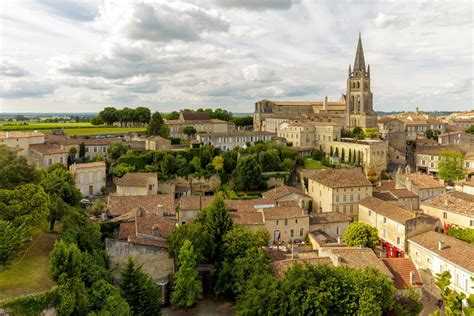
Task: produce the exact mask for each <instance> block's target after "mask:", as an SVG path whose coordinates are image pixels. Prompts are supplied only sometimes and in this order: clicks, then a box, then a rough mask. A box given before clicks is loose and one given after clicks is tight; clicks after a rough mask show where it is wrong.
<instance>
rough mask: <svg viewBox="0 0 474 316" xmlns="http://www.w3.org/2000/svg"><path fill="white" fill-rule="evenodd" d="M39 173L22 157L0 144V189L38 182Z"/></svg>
mask: <svg viewBox="0 0 474 316" xmlns="http://www.w3.org/2000/svg"><path fill="white" fill-rule="evenodd" d="M39 180H40V174H39V173H38V171H37V170H35V168H34V167H33V166H31V165H29V164H28V163H27V161H26V159H25V158H24V157H18V156H17V155H15V153H14V152H13V151H11V150H9V149H8V148H7V147H6V146H4V145H0V189H13V188H15V187H17V186H18V185H21V184H26V183H38V181H39Z"/></svg>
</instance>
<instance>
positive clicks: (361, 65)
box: [254, 34, 377, 132]
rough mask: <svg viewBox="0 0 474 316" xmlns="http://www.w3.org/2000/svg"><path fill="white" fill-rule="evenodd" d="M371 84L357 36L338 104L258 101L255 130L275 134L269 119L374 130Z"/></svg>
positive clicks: (275, 128)
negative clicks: (317, 122) (371, 128)
mask: <svg viewBox="0 0 474 316" xmlns="http://www.w3.org/2000/svg"><path fill="white" fill-rule="evenodd" d="M370 86H371V82H370V66H367V67H366V66H365V57H364V52H363V49H362V39H361V37H360V34H359V41H358V43H357V49H356V57H355V60H354V66H353V67H351V66H349V72H348V78H347V86H346V94H343V95H342V96H341V98H340V100H339V101H336V102H329V101H328V100H327V97H325V98H324V100H323V101H322V102H294V101H271V100H267V99H264V100H261V101H258V102H256V103H255V112H254V128H255V130H259V131H262V130H265V131H271V132H275V131H277V125H276V124H275V122H271V123H270V122H269V124H266V121H267V118H268V119H269V120H275V119H276V120H281V121H279V123H282V122H283V121H284V120H285V119H286V120H291V119H313V120H317V121H324V122H336V123H340V124H342V125H343V127H344V128H348V129H351V128H353V127H355V126H361V127H363V128H368V127H376V126H377V117H376V115H375V112H374V110H373V95H372V91H371V88H370Z"/></svg>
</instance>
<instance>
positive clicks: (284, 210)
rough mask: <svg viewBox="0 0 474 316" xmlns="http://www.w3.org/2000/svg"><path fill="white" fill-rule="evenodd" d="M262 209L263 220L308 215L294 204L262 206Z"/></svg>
mask: <svg viewBox="0 0 474 316" xmlns="http://www.w3.org/2000/svg"><path fill="white" fill-rule="evenodd" d="M262 211H263V217H264V219H265V221H267V220H279V219H289V218H304V217H308V214H306V213H305V212H304V210H303V209H301V208H300V207H295V206H293V207H274V208H264V209H262Z"/></svg>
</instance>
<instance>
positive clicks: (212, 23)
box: [0, 0, 474, 113]
mask: <svg viewBox="0 0 474 316" xmlns="http://www.w3.org/2000/svg"><path fill="white" fill-rule="evenodd" d="M472 6H473V5H472V2H471V1H469V0H466V1H463V0H451V1H446V0H428V1H415V0H399V1H375V0H357V1H345V0H337V1H334V0H326V1H316V0H253V1H251V0H187V1H172V0H141V1H138V0H137V1H128V0H77V1H68V0H66V1H64V0H3V1H1V3H0V53H1V54H0V112H56V113H57V112H98V111H100V110H101V109H102V108H103V107H105V106H115V107H117V108H122V107H125V106H128V107H132V108H133V107H138V106H147V107H150V108H151V109H152V110H153V111H155V110H158V111H160V112H170V111H173V110H179V109H181V108H199V107H211V108H217V107H221V108H225V109H227V110H230V111H232V112H253V110H254V104H255V102H256V101H258V100H261V99H270V100H294V101H322V99H323V98H324V96H328V98H329V101H332V100H339V99H340V97H341V94H342V93H345V87H346V79H347V72H348V66H349V64H353V62H354V57H355V50H356V46H357V39H358V34H359V32H361V33H362V42H363V48H364V53H365V61H366V64H370V70H371V79H372V82H371V84H372V92H373V94H374V109H375V110H376V111H401V110H414V109H415V107H419V108H420V109H421V110H425V111H435V110H440V111H443V110H449V111H456V110H470V109H474V89H473V82H474V81H473V76H474V62H473V59H474V57H473V56H474V52H473V34H474V33H473V31H474V28H473V7H472Z"/></svg>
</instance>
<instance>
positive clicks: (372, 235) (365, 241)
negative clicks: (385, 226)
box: [344, 222, 379, 248]
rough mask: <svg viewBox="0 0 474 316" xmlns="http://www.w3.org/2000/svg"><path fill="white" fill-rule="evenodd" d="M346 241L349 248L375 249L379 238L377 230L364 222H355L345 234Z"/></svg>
mask: <svg viewBox="0 0 474 316" xmlns="http://www.w3.org/2000/svg"><path fill="white" fill-rule="evenodd" d="M344 241H345V242H346V245H348V246H364V247H368V248H375V246H377V245H378V242H379V238H378V232H377V229H376V228H374V227H372V226H370V225H369V224H366V223H363V222H353V223H351V224H350V225H349V227H347V229H346V231H345V232H344Z"/></svg>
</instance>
